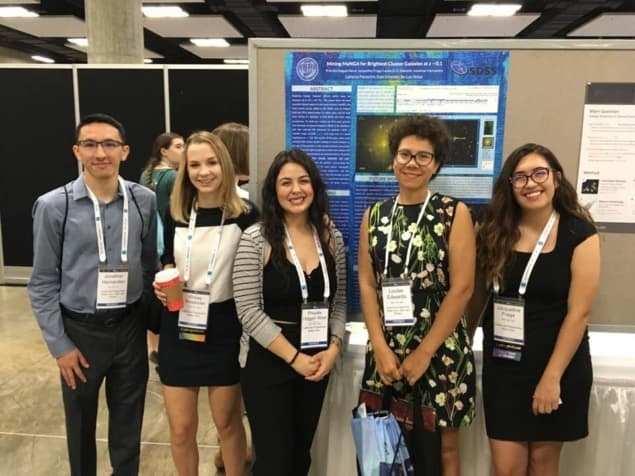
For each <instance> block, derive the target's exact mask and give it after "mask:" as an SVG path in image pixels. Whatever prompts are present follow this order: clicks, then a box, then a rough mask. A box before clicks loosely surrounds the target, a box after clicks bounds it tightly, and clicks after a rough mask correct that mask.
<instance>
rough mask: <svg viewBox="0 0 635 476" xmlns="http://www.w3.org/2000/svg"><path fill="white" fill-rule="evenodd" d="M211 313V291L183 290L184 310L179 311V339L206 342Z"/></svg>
mask: <svg viewBox="0 0 635 476" xmlns="http://www.w3.org/2000/svg"><path fill="white" fill-rule="evenodd" d="M208 311H209V291H195V290H194V289H188V288H184V289H183V308H182V309H181V310H180V311H179V323H178V325H179V339H181V340H191V341H195V342H205V331H206V330H207V319H208Z"/></svg>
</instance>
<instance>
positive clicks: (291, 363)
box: [289, 349, 300, 365]
mask: <svg viewBox="0 0 635 476" xmlns="http://www.w3.org/2000/svg"><path fill="white" fill-rule="evenodd" d="M298 355H300V349H296V351H295V354H294V355H293V358H292V359H291V360H290V361H289V365H293V362H295V359H297V358H298Z"/></svg>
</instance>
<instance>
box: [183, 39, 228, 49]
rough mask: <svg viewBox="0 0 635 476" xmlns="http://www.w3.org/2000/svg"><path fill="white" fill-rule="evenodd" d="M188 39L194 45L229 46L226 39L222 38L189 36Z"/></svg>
mask: <svg viewBox="0 0 635 476" xmlns="http://www.w3.org/2000/svg"><path fill="white" fill-rule="evenodd" d="M190 41H191V42H192V43H193V44H195V45H196V46H205V47H208V46H211V47H216V48H223V47H226V46H229V43H227V40H226V39H224V38H190Z"/></svg>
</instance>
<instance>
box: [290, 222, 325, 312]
mask: <svg viewBox="0 0 635 476" xmlns="http://www.w3.org/2000/svg"><path fill="white" fill-rule="evenodd" d="M312 228H313V242H314V243H315V249H316V250H317V254H318V258H319V259H320V266H321V267H322V276H323V277H324V301H326V300H327V299H328V298H329V296H330V295H331V282H330V281H329V272H328V269H326V260H325V259H324V251H323V250H322V244H321V243H320V239H319V237H318V234H317V231H316V229H315V227H314V226H313V227H312ZM284 234H285V236H286V241H287V248H288V249H289V254H290V255H291V259H292V260H293V264H294V265H295V270H296V272H297V273H298V279H299V280H300V291H301V292H302V300H303V301H304V302H305V303H306V302H307V299H308V298H309V288H308V286H307V284H306V277H305V276H304V270H303V269H302V265H301V264H300V260H299V259H298V255H297V254H296V252H295V248H294V246H293V243H291V237H290V236H289V230H288V229H287V225H284Z"/></svg>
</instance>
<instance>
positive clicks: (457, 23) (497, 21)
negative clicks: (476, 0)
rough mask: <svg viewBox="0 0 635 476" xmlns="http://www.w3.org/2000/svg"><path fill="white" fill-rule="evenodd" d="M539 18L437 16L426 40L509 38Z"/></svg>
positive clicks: (523, 15)
mask: <svg viewBox="0 0 635 476" xmlns="http://www.w3.org/2000/svg"><path fill="white" fill-rule="evenodd" d="M539 17H540V14H538V13H519V14H516V15H514V16H511V17H473V16H468V15H463V14H460V15H451V14H447V15H437V16H435V17H434V21H433V22H432V25H431V26H430V29H429V30H428V34H427V35H426V38H471V37H475V38H497V37H503V38H511V37H513V36H516V35H517V34H518V33H519V32H521V31H522V30H524V29H525V28H527V26H529V25H530V24H531V23H532V22H533V21H535V20H536V19H537V18H539Z"/></svg>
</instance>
